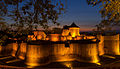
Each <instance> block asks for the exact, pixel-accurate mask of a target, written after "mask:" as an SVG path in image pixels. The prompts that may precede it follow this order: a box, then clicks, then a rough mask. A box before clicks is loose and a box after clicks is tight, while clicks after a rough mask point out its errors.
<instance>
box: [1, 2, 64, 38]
mask: <svg viewBox="0 0 120 69" xmlns="http://www.w3.org/2000/svg"><path fill="white" fill-rule="evenodd" d="M63 11H64V4H63V1H62V0H0V19H2V18H5V17H4V16H6V17H10V18H11V19H12V20H13V21H14V23H12V24H7V23H5V22H4V21H3V20H2V21H1V20H0V29H1V30H2V29H4V28H5V29H9V30H7V33H8V34H11V35H12V36H14V37H16V38H22V37H21V36H22V35H24V34H29V33H30V32H31V31H32V30H33V29H37V28H38V27H40V26H41V27H43V28H48V27H49V26H48V23H53V24H56V25H59V23H58V22H57V19H58V17H59V15H60V14H61V13H62V12H63ZM7 26H8V27H7ZM14 31H15V32H14ZM0 39H1V38H0Z"/></svg>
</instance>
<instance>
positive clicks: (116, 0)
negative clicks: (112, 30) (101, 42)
mask: <svg viewBox="0 0 120 69" xmlns="http://www.w3.org/2000/svg"><path fill="white" fill-rule="evenodd" d="M87 2H88V4H89V5H93V6H96V5H98V4H100V5H101V6H100V8H101V10H100V11H99V12H100V14H101V17H102V18H103V20H102V21H101V23H100V24H99V27H103V25H105V26H104V27H106V25H107V26H108V24H109V26H111V25H112V26H115V25H120V0H87ZM101 25H102V26H101ZM97 26H98V25H97ZM99 27H98V28H99ZM107 28H108V27H107Z"/></svg>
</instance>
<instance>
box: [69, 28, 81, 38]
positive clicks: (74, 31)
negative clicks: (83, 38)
mask: <svg viewBox="0 0 120 69" xmlns="http://www.w3.org/2000/svg"><path fill="white" fill-rule="evenodd" d="M79 29H80V28H76V27H71V28H69V30H70V34H71V36H72V37H75V36H80V34H79Z"/></svg>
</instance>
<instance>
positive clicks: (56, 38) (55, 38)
mask: <svg viewBox="0 0 120 69" xmlns="http://www.w3.org/2000/svg"><path fill="white" fill-rule="evenodd" d="M50 40H51V41H60V34H50Z"/></svg>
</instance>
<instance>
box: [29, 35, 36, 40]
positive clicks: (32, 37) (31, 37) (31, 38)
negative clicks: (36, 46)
mask: <svg viewBox="0 0 120 69" xmlns="http://www.w3.org/2000/svg"><path fill="white" fill-rule="evenodd" d="M28 40H36V38H35V36H34V35H28Z"/></svg>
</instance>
